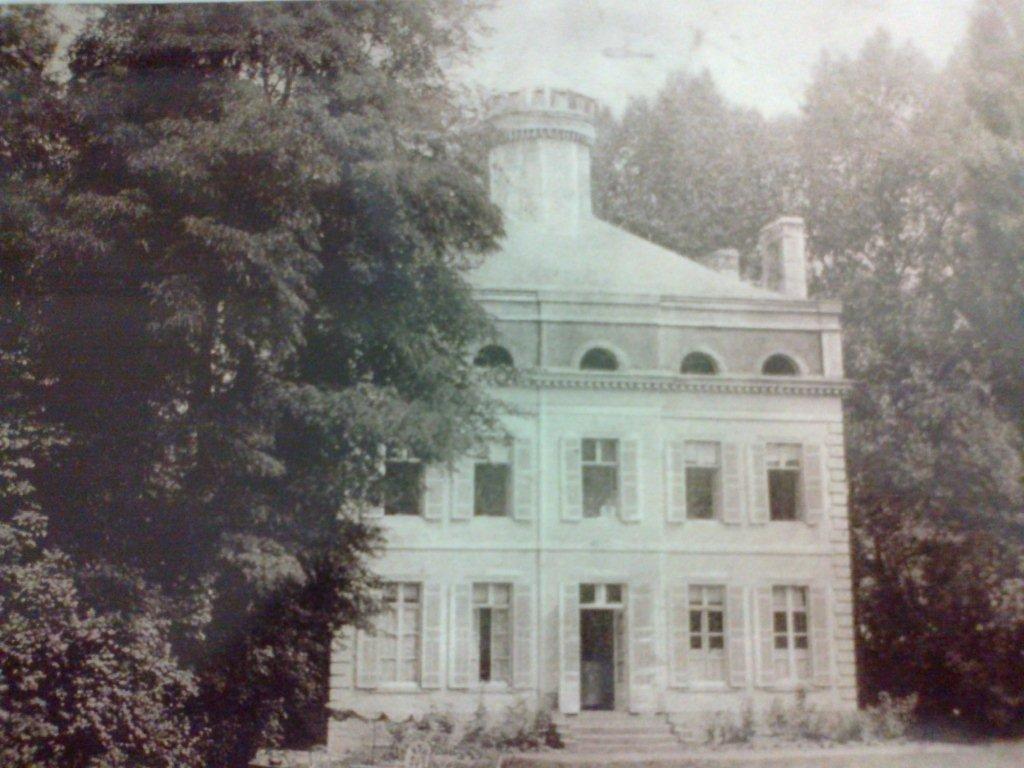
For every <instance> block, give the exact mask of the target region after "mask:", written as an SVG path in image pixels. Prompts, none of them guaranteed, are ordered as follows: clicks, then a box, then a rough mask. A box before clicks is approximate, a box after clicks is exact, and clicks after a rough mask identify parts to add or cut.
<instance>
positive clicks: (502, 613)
mask: <svg viewBox="0 0 1024 768" xmlns="http://www.w3.org/2000/svg"><path fill="white" fill-rule="evenodd" d="M511 596H512V587H511V585H509V584H474V585H473V634H474V642H475V645H476V649H477V658H478V661H479V666H478V670H477V671H478V678H477V679H478V680H479V681H480V682H481V683H508V682H509V681H510V680H511V672H512V670H511V667H512V663H511V659H512V648H511V645H512V641H511V636H510V633H511V615H510V606H511Z"/></svg>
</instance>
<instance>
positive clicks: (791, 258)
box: [757, 216, 807, 299]
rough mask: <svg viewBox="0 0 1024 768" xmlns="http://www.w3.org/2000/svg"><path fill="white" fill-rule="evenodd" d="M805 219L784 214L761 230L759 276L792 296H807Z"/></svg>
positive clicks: (763, 280)
mask: <svg viewBox="0 0 1024 768" xmlns="http://www.w3.org/2000/svg"><path fill="white" fill-rule="evenodd" d="M804 241H805V235H804V220H803V219H801V218H800V217H799V216H783V217H782V218H780V219H776V220H775V221H773V222H772V223H771V224H768V225H767V226H766V227H764V228H763V229H762V230H761V236H760V237H759V238H758V241H757V250H758V251H759V252H760V254H761V280H762V282H763V284H764V287H765V288H768V289H769V290H772V291H778V292H779V293H781V294H784V295H785V296H792V297H793V298H794V299H806V298H807V255H806V249H805V245H804Z"/></svg>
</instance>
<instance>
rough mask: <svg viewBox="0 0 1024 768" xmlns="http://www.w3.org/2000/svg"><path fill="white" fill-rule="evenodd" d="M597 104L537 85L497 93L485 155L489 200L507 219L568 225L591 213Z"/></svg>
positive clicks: (582, 97)
mask: <svg viewBox="0 0 1024 768" xmlns="http://www.w3.org/2000/svg"><path fill="white" fill-rule="evenodd" d="M596 113H597V102H596V101H594V100H593V99H590V98H587V97H586V96H581V95H580V94H578V93H574V92H573V91H563V90H554V89H549V88H537V89H533V90H524V91H516V92H513V93H508V94H503V95H501V96H498V97H496V98H495V99H494V100H493V101H492V102H491V104H490V110H489V119H490V121H491V124H492V125H493V126H494V128H495V129H496V131H497V133H498V136H499V138H498V141H497V142H496V144H495V145H494V146H493V147H492V148H491V152H490V158H489V169H490V182H491V200H492V201H493V202H494V203H495V204H496V205H497V206H498V207H499V208H501V210H502V213H504V214H505V216H506V217H508V218H511V219H519V220H527V221H535V222H546V223H557V224H559V225H560V226H563V227H571V226H574V225H575V224H577V223H579V222H580V221H581V220H582V219H585V218H590V217H591V216H592V215H593V213H592V209H591V202H590V147H591V145H592V144H593V143H594V139H595V137H596V130H595V128H594V117H595V115H596Z"/></svg>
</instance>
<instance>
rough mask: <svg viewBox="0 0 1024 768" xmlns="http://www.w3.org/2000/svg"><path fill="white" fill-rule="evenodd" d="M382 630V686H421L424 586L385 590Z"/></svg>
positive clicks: (397, 586) (393, 585) (405, 585)
mask: <svg viewBox="0 0 1024 768" xmlns="http://www.w3.org/2000/svg"><path fill="white" fill-rule="evenodd" d="M384 602H385V606H386V608H385V611H384V615H383V617H382V623H383V626H382V627H381V630H380V646H379V653H380V682H382V683H418V682H419V678H420V585H419V584H416V583H398V582H395V583H391V584H387V585H386V586H385V588H384Z"/></svg>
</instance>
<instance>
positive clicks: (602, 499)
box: [582, 438, 619, 517]
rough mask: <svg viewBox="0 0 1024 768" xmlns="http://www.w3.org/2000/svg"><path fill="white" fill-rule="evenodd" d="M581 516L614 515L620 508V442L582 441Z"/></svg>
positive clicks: (586, 439)
mask: <svg viewBox="0 0 1024 768" xmlns="http://www.w3.org/2000/svg"><path fill="white" fill-rule="evenodd" d="M582 451H583V452H582V475H583V516H584V517H600V516H601V515H613V514H615V512H616V510H617V508H618V505H619V441H618V440H597V439H593V438H584V440H583V443H582Z"/></svg>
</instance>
